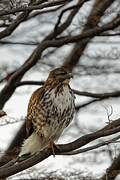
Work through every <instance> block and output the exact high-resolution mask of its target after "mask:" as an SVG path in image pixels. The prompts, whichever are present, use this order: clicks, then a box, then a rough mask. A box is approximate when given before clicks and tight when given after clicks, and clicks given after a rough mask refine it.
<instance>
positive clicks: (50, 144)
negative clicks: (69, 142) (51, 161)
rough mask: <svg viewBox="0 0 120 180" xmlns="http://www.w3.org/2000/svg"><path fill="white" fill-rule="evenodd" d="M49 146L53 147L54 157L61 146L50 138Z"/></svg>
mask: <svg viewBox="0 0 120 180" xmlns="http://www.w3.org/2000/svg"><path fill="white" fill-rule="evenodd" d="M49 147H50V149H52V153H53V157H55V149H59V147H58V146H57V145H56V144H55V143H54V141H53V140H52V139H50V140H49Z"/></svg>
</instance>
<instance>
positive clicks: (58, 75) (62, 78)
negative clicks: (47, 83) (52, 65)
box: [48, 67, 73, 84]
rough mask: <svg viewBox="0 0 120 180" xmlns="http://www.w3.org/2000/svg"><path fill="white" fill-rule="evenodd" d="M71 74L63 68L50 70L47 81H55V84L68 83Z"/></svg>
mask: <svg viewBox="0 0 120 180" xmlns="http://www.w3.org/2000/svg"><path fill="white" fill-rule="evenodd" d="M72 77H73V76H72V74H71V73H70V72H69V71H68V70H67V69H66V68H64V67H61V68H56V69H54V70H52V71H51V72H50V74H49V76H48V80H52V81H56V82H58V83H59V82H64V83H67V84H68V83H69V80H70V78H72Z"/></svg>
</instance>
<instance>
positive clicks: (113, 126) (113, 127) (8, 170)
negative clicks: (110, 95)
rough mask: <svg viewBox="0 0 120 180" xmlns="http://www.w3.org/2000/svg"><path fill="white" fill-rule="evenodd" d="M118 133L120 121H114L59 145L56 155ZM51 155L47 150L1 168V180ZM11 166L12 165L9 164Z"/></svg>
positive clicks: (49, 150)
mask: <svg viewBox="0 0 120 180" xmlns="http://www.w3.org/2000/svg"><path fill="white" fill-rule="evenodd" d="M118 132H120V119H117V120H115V121H112V122H111V123H110V124H109V125H107V126H105V127H104V128H102V129H100V130H98V131H96V132H94V133H90V134H87V135H84V136H82V137H80V138H78V139H77V140H75V141H73V142H71V143H68V144H61V145H57V146H59V149H56V150H55V154H57V155H62V154H64V153H66V152H70V151H74V150H76V149H78V148H80V147H82V146H84V145H86V144H88V143H89V142H92V141H94V140H96V139H98V138H101V137H105V136H108V135H113V134H115V133H118ZM50 155H52V151H51V149H46V150H43V151H41V152H40V153H39V154H36V155H34V156H32V157H30V158H28V159H27V160H24V161H22V162H18V163H17V164H14V165H12V166H8V165H7V167H5V166H3V167H1V168H0V178H6V177H8V176H11V175H14V174H16V173H18V172H20V171H22V170H25V169H27V168H29V167H31V166H33V165H35V164H37V163H39V162H41V161H43V160H44V159H46V158H47V157H49V156H50ZM9 164H10V165H11V163H9Z"/></svg>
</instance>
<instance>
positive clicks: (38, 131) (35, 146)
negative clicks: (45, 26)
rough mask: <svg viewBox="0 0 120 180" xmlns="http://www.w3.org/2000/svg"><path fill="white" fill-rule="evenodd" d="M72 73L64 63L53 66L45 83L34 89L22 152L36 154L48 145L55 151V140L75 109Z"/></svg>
mask: <svg viewBox="0 0 120 180" xmlns="http://www.w3.org/2000/svg"><path fill="white" fill-rule="evenodd" d="M71 77H72V75H71V73H69V72H68V70H67V69H66V68H64V67H60V68H56V69H54V70H52V71H51V72H50V74H49V76H48V78H47V80H46V82H45V83H44V85H43V86H42V87H41V88H39V89H37V90H36V91H35V92H33V94H32V96H31V98H30V101H29V104H28V111H27V117H26V133H27V139H26V140H25V141H24V143H23V145H22V147H21V152H20V156H23V155H25V154H29V155H33V154H34V153H37V152H40V151H41V150H43V149H44V148H46V147H50V148H52V150H53V154H54V145H55V143H54V142H55V141H57V140H58V138H59V137H60V135H61V133H62V132H63V130H64V129H65V128H66V127H67V126H68V125H69V124H70V122H71V121H72V119H73V115H74V111H75V103H74V99H75V96H74V93H73V91H72V89H71V88H70V86H69V82H70V78H71Z"/></svg>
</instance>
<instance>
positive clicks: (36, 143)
mask: <svg viewBox="0 0 120 180" xmlns="http://www.w3.org/2000/svg"><path fill="white" fill-rule="evenodd" d="M45 147H46V146H45V144H44V143H43V142H42V141H41V139H40V137H39V136H38V135H37V134H36V133H32V134H31V136H29V137H28V138H27V139H26V140H25V141H24V143H23V145H22V147H21V152H20V154H19V157H23V156H26V155H28V154H29V155H33V154H35V153H38V152H40V151H41V150H42V149H44V148H45Z"/></svg>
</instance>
